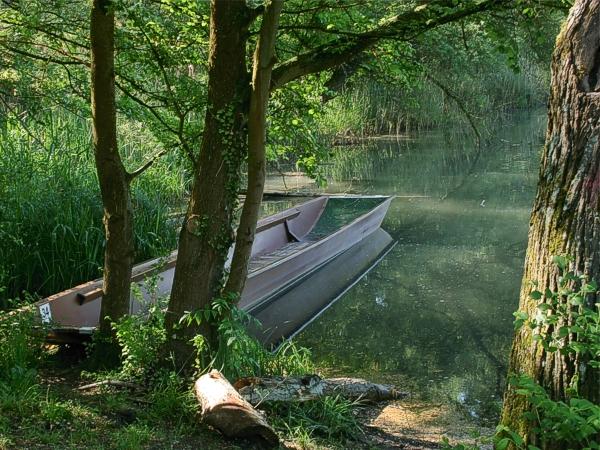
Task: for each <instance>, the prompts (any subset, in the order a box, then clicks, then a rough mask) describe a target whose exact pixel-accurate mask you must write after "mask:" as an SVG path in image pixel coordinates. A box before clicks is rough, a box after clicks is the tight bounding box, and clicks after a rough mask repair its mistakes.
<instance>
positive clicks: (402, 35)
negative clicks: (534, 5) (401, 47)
mask: <svg viewBox="0 0 600 450" xmlns="http://www.w3.org/2000/svg"><path fill="white" fill-rule="evenodd" d="M510 3H511V0H483V1H475V2H469V3H468V4H467V5H465V6H458V7H454V6H453V2H452V1H448V0H438V1H434V2H431V3H428V4H426V5H420V6H418V7H416V8H415V9H414V10H412V11H407V12H405V13H402V14H399V15H397V16H395V17H392V18H390V19H389V20H388V21H386V22H385V23H383V24H381V25H380V26H378V27H376V28H374V29H373V30H371V31H367V32H364V33H360V34H358V35H356V36H343V37H340V38H338V39H334V40H332V41H331V42H329V43H327V44H324V45H321V46H319V47H317V48H315V49H314V50H311V51H309V52H306V53H303V54H301V55H298V56H296V57H294V58H291V59H289V60H287V61H285V62H283V63H281V64H280V65H278V66H277V67H276V68H275V69H273V77H272V79H271V90H275V89H278V88H280V87H281V86H283V85H284V84H286V83H289V82H290V81H293V80H296V79H298V78H300V77H303V76H305V75H309V74H312V73H317V72H321V71H323V70H327V69H331V68H334V67H337V66H339V65H340V64H343V63H344V62H346V61H348V60H350V59H352V58H353V57H355V56H356V55H358V54H359V53H361V52H363V51H365V50H367V49H369V48H371V47H373V46H374V45H376V44H377V43H378V42H379V41H381V40H384V39H394V40H399V41H408V40H411V39H413V38H415V37H416V36H418V35H420V34H422V33H424V32H426V31H428V30H431V29H433V28H436V27H438V26H440V25H444V24H446V23H450V22H454V21H456V20H459V19H461V18H463V17H468V16H471V15H473V14H477V13H480V12H483V11H487V10H489V9H492V8H500V7H503V6H505V5H509V4H510Z"/></svg>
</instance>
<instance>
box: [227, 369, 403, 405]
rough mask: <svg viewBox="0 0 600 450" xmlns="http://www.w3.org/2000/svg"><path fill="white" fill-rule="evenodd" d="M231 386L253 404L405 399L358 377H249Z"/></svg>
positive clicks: (388, 389)
mask: <svg viewBox="0 0 600 450" xmlns="http://www.w3.org/2000/svg"><path fill="white" fill-rule="evenodd" d="M234 387H235V388H236V389H237V390H238V392H239V393H240V395H241V396H242V397H243V398H244V399H245V400H246V401H248V402H249V403H250V404H252V405H255V406H256V405H259V404H261V403H264V402H292V401H294V402H305V401H309V400H316V399H318V398H320V397H325V396H333V395H339V396H341V397H344V398H347V399H349V400H364V401H366V402H378V401H383V400H394V399H399V398H404V397H407V396H408V394H406V393H404V392H399V391H397V390H396V389H395V388H394V386H391V385H388V384H378V383H371V382H369V381H366V380H362V379H360V378H326V379H323V378H321V377H319V376H318V375H306V376H303V377H269V378H261V377H248V378H241V379H240V380H238V381H237V382H236V383H235V385H234Z"/></svg>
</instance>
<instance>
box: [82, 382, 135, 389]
mask: <svg viewBox="0 0 600 450" xmlns="http://www.w3.org/2000/svg"><path fill="white" fill-rule="evenodd" d="M100 386H115V387H120V388H127V389H135V390H138V391H139V390H141V389H142V387H141V386H140V385H139V384H135V383H129V382H127V381H121V380H103V381H98V382H97V383H91V384H86V385H85V386H79V387H78V388H77V390H78V391H85V390H87V389H93V388H96V387H100Z"/></svg>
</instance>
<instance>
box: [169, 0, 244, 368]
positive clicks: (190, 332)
mask: <svg viewBox="0 0 600 450" xmlns="http://www.w3.org/2000/svg"><path fill="white" fill-rule="evenodd" d="M250 20H251V16H250V10H249V9H248V8H247V6H246V2H245V1H243V0H234V1H233V0H212V1H211V13H210V36H209V48H210V51H209V60H208V99H207V111H206V116H205V120H204V132H203V135H202V143H201V148H200V153H199V155H198V158H197V160H196V161H195V166H194V179H193V187H192V192H191V196H190V200H189V203H188V208H187V212H186V216H185V219H184V222H183V226H182V228H181V233H180V236H179V253H178V256H177V265H176V268H175V275H174V280H173V289H172V291H171V298H170V301H169V308H168V314H167V319H166V321H167V332H168V334H167V336H168V337H169V339H168V342H167V351H169V352H170V353H171V356H172V357H173V358H174V360H175V363H176V364H177V365H178V366H179V367H184V366H187V365H189V363H190V362H192V359H191V357H192V355H193V352H192V347H191V344H190V342H189V341H190V339H191V338H192V337H194V336H195V335H197V334H198V333H199V332H200V333H202V335H203V336H204V337H205V338H206V339H208V340H209V341H210V340H211V338H212V332H213V330H212V328H213V327H211V326H210V325H208V324H205V325H203V326H200V327H197V326H189V327H178V326H177V324H178V322H179V320H180V318H181V317H182V316H183V314H184V313H185V312H186V311H194V310H198V309H202V308H206V307H207V306H208V305H210V302H211V300H212V299H213V298H214V297H215V296H216V295H218V294H219V291H220V289H221V287H222V280H223V278H224V265H225V261H226V258H227V252H228V250H229V248H230V246H231V244H232V242H233V229H232V222H233V214H234V210H235V208H236V206H237V195H238V190H239V180H240V166H241V163H242V161H243V157H244V155H245V152H246V148H247V131H246V120H247V109H248V105H247V101H248V100H247V99H248V91H249V84H250V83H249V82H250V77H249V74H248V72H247V70H246V54H245V52H246V41H247V39H248V25H249V23H250Z"/></svg>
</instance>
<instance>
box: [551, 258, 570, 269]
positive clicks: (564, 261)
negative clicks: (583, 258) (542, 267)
mask: <svg viewBox="0 0 600 450" xmlns="http://www.w3.org/2000/svg"><path fill="white" fill-rule="evenodd" d="M552 262H553V263H554V264H556V265H557V266H558V267H559V268H560V269H561V270H565V269H566V268H567V266H568V265H569V258H568V257H566V256H561V255H557V256H554V257H553V258H552Z"/></svg>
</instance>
